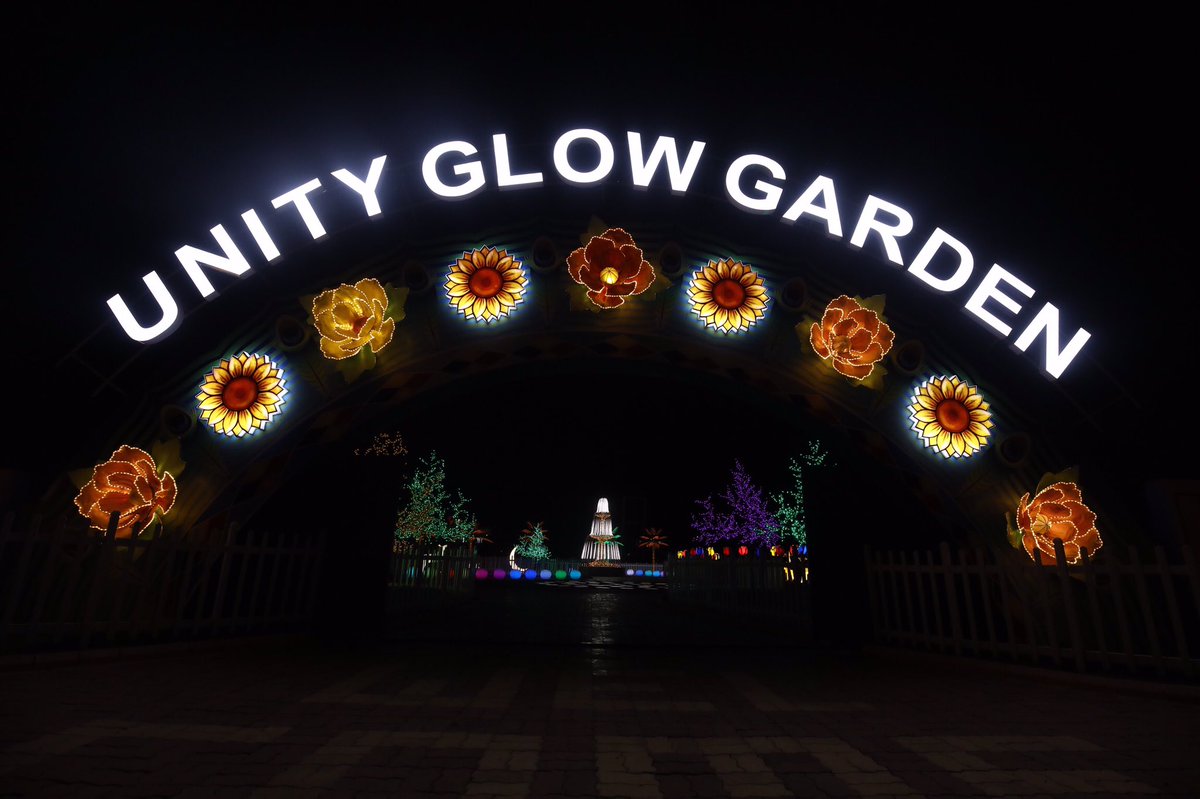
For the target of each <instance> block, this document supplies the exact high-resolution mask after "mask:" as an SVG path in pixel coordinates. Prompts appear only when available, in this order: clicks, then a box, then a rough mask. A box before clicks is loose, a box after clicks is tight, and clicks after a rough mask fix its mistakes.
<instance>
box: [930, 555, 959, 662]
mask: <svg viewBox="0 0 1200 799" xmlns="http://www.w3.org/2000/svg"><path fill="white" fill-rule="evenodd" d="M939 549H940V550H941V556H942V575H943V577H944V578H945V579H944V581H945V584H946V603H947V605H948V606H949V610H950V632H951V634H952V635H953V636H954V654H956V655H961V654H962V627H961V625H960V624H959V622H958V586H957V585H955V580H954V559H953V556H952V555H951V554H950V544H948V543H947V542H945V541H943V542H942V543H941V546H940V547H939ZM932 560H933V558H932V557H931V558H930V561H932Z"/></svg>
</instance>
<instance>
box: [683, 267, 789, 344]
mask: <svg viewBox="0 0 1200 799" xmlns="http://www.w3.org/2000/svg"><path fill="white" fill-rule="evenodd" d="M687 296H688V302H689V303H691V306H692V313H694V314H696V317H697V318H698V319H699V320H700V321H701V322H702V323H703V324H704V326H705V327H713V328H716V329H717V330H718V331H720V332H722V333H725V334H729V333H740V332H745V331H747V330H749V329H750V328H751V327H753V326H754V324H755V323H756V322H758V320H760V319H762V318H763V315H764V314H765V313H766V308H767V300H768V299H770V298H769V297H768V296H767V289H766V287H765V286H764V285H763V279H762V276H760V275H759V274H758V273H757V272H755V271H754V270H753V269H751V268H750V267H749V266H748V265H746V264H744V263H742V262H741V261H735V260H733V259H732V258H726V259H724V260H721V261H709V262H708V264H707V265H706V266H704V267H702V268H700V269H699V270H697V271H696V272H693V273H692V278H691V280H690V281H689V282H688V295H687Z"/></svg>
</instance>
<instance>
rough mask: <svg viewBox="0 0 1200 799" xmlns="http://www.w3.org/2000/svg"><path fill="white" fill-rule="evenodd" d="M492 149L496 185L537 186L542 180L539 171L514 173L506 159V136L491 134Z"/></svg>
mask: <svg viewBox="0 0 1200 799" xmlns="http://www.w3.org/2000/svg"><path fill="white" fill-rule="evenodd" d="M492 149H493V150H494V151H495V152H496V185H497V186H499V187H500V188H502V189H503V188H505V187H506V186H530V185H532V186H537V185H539V184H540V183H541V182H542V173H541V172H526V173H525V174H524V175H514V174H513V173H512V165H511V164H510V163H509V160H508V136H506V135H505V134H503V133H497V134H496V135H495V136H492Z"/></svg>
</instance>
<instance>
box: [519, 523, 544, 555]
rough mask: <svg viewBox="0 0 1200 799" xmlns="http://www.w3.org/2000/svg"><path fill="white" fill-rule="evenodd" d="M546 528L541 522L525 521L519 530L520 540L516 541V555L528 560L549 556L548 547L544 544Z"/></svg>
mask: <svg viewBox="0 0 1200 799" xmlns="http://www.w3.org/2000/svg"><path fill="white" fill-rule="evenodd" d="M547 538H549V536H548V535H546V530H545V529H544V528H543V527H542V523H541V522H538V523H537V524H534V523H533V522H526V527H525V529H524V530H522V531H521V540H520V541H518V542H517V555H519V556H520V557H522V558H528V559H529V560H546V559H547V558H549V557H550V547H548V546H546V539H547Z"/></svg>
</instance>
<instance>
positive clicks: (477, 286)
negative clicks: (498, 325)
mask: <svg viewBox="0 0 1200 799" xmlns="http://www.w3.org/2000/svg"><path fill="white" fill-rule="evenodd" d="M528 283H529V281H528V278H526V277H525V270H524V269H523V268H522V266H521V262H520V261H519V260H517V259H516V258H514V257H513V256H511V255H509V254H508V251H507V250H497V249H496V248H495V247H482V248H480V249H476V250H472V251H470V252H464V253H463V254H462V258H459V259H458V260H457V261H456V262H454V263H453V264H451V265H450V271H449V273H448V274H447V275H446V283H445V289H446V299H448V300H449V301H450V306H451V307H452V308H454V309H455V310H456V311H458V312H459V313H461V314H462V315H463V317H464V318H466V319H469V320H472V321H475V322H483V323H485V324H490V323H492V322H495V321H496V320H498V319H501V318H503V317H505V316H508V314H509V313H510V312H511V311H512V310H513V309H514V308H516V307H517V306H518V305H519V304H520V303H521V302H522V301H523V300H524V299H525V289H526V287H527V286H528Z"/></svg>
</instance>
